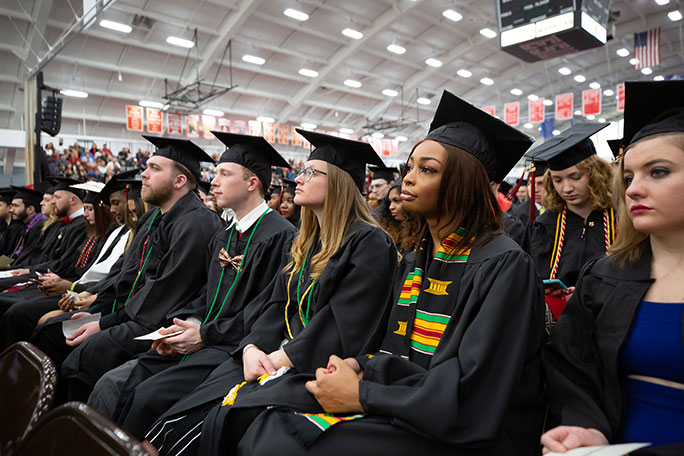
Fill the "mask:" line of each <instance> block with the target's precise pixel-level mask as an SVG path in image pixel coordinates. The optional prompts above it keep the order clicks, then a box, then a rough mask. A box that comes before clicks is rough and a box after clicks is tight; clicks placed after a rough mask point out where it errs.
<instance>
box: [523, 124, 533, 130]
mask: <svg viewBox="0 0 684 456" xmlns="http://www.w3.org/2000/svg"><path fill="white" fill-rule="evenodd" d="M523 127H525V128H527V129H528V130H529V129H530V128H532V127H534V125H532V124H531V123H529V122H527V123H526V124H525V125H523Z"/></svg>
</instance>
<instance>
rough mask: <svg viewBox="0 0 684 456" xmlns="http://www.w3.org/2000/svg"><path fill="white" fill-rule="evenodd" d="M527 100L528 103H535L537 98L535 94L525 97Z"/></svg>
mask: <svg viewBox="0 0 684 456" xmlns="http://www.w3.org/2000/svg"><path fill="white" fill-rule="evenodd" d="M527 99H528V100H530V101H537V100H539V97H538V96H536V95H535V94H530V95H528V96H527Z"/></svg>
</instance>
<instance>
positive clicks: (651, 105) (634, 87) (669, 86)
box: [622, 80, 684, 146]
mask: <svg viewBox="0 0 684 456" xmlns="http://www.w3.org/2000/svg"><path fill="white" fill-rule="evenodd" d="M674 132H684V80H677V81H643V82H626V83H625V126H624V134H623V137H622V138H623V141H624V145H625V146H628V145H631V144H633V143H635V142H636V141H638V140H640V139H643V138H645V137H647V136H651V135H655V134H658V133H674Z"/></svg>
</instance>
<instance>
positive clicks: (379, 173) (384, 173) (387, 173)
mask: <svg viewBox="0 0 684 456" xmlns="http://www.w3.org/2000/svg"><path fill="white" fill-rule="evenodd" d="M368 169H369V170H370V171H371V172H372V173H373V177H372V178H373V179H385V180H386V181H387V182H388V183H389V182H392V181H394V180H395V177H394V175H395V173H399V170H398V169H397V168H390V167H387V168H386V167H381V166H369V167H368Z"/></svg>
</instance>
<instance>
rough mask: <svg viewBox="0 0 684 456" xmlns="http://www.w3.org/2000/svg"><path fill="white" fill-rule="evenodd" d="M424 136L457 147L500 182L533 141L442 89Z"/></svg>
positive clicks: (493, 179)
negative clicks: (475, 159) (477, 161)
mask: <svg viewBox="0 0 684 456" xmlns="http://www.w3.org/2000/svg"><path fill="white" fill-rule="evenodd" d="M425 139H431V140H433V141H439V142H441V143H444V144H449V145H451V146H454V147H458V148H459V149H462V150H464V151H466V152H468V153H469V154H471V155H473V156H474V157H475V158H477V159H478V160H479V161H480V162H481V163H482V164H483V165H484V167H485V169H486V170H487V175H488V176H489V179H490V180H492V181H494V182H501V181H503V179H504V177H506V174H508V172H509V171H510V170H511V169H512V168H513V166H515V164H516V163H517V162H518V160H519V159H520V157H522V155H523V154H524V153H525V151H526V150H527V149H529V147H530V146H531V145H532V143H533V142H534V141H533V140H532V138H530V137H529V136H527V135H526V134H524V133H522V132H521V131H518V130H517V129H515V128H513V127H511V126H510V125H508V124H506V123H505V122H503V121H501V120H499V119H497V118H496V117H494V116H492V115H490V114H488V113H486V112H484V111H483V110H481V109H479V108H476V107H475V106H473V105H471V104H470V103H468V102H466V101H464V100H462V99H460V98H459V97H457V96H456V95H454V94H453V93H451V92H449V91H447V90H445V91H444V92H443V93H442V98H441V100H440V101H439V106H438V107H437V112H436V113H435V117H434V118H433V119H432V123H431V124H430V133H428V135H427V136H426V137H425Z"/></svg>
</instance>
